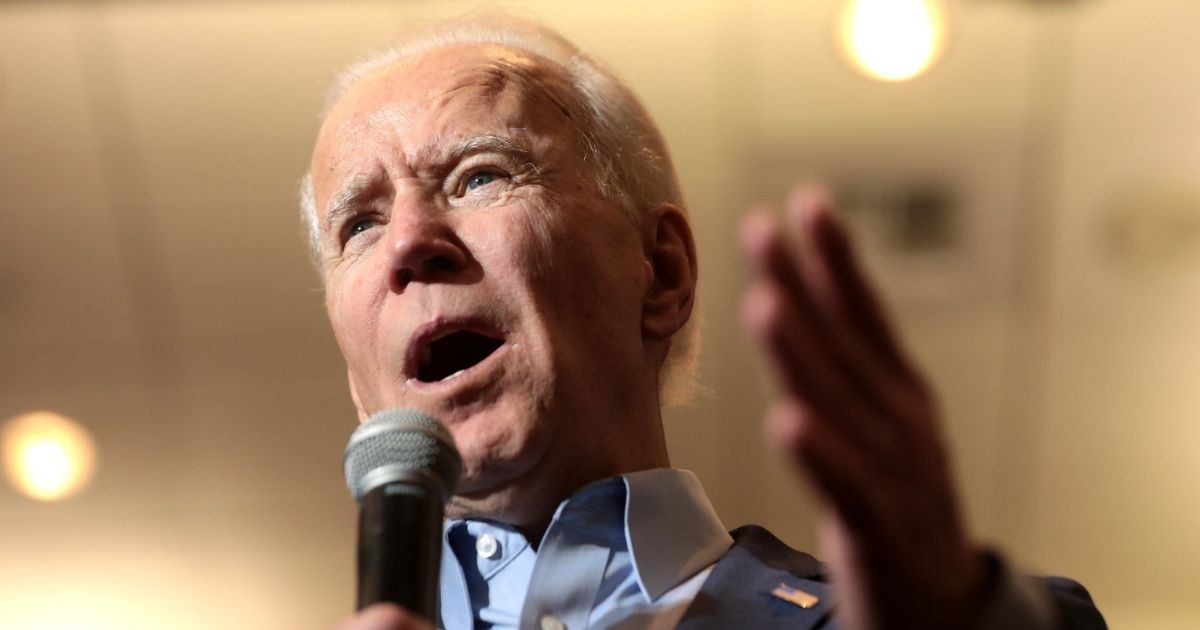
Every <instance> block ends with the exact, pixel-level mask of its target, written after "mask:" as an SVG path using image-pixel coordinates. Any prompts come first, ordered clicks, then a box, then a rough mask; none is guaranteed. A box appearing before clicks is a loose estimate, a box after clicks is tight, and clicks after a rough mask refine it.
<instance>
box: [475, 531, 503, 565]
mask: <svg viewBox="0 0 1200 630" xmlns="http://www.w3.org/2000/svg"><path fill="white" fill-rule="evenodd" d="M475 551H477V552H478V553H479V555H480V556H483V557H484V558H487V559H489V560H491V559H492V558H495V557H496V554H498V553H500V543H498V542H496V537H495V536H493V535H491V534H484V535H482V536H480V537H479V538H476V539H475Z"/></svg>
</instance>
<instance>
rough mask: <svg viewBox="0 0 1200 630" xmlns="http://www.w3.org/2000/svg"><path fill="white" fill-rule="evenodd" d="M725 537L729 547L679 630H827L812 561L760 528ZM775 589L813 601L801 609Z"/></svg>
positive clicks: (824, 588) (825, 591) (824, 601)
mask: <svg viewBox="0 0 1200 630" xmlns="http://www.w3.org/2000/svg"><path fill="white" fill-rule="evenodd" d="M731 534H732V535H733V538H734V543H733V547H731V548H730V550H729V551H728V552H727V553H726V554H725V555H724V556H722V557H721V559H720V560H718V561H717V564H716V566H714V567H713V572H712V574H711V575H709V576H708V579H707V580H705V582H704V586H703V587H701V589H700V592H699V593H698V594H697V595H696V598H695V599H694V600H693V601H692V604H691V605H690V606H689V607H688V609H687V611H686V612H685V613H684V615H683V619H682V620H681V621H680V623H679V629H680V630H715V629H717V628H756V629H758V628H762V629H764V630H765V629H770V628H787V629H789V630H793V629H794V630H807V629H810V628H823V629H828V630H832V626H831V625H825V624H827V623H828V619H829V614H830V610H831V607H832V603H833V602H832V596H831V594H830V592H829V585H828V584H826V583H825V582H824V581H823V577H822V576H823V571H822V569H821V564H820V563H819V562H817V561H816V559H814V558H813V557H812V556H810V555H808V554H804V553H800V552H798V551H795V550H793V549H791V548H790V547H788V546H787V545H785V544H783V543H782V542H780V541H779V539H777V538H775V537H774V536H772V535H771V534H770V533H769V532H767V531H766V530H765V529H762V528H761V527H757V526H753V525H751V526H746V527H741V528H738V529H736V530H734V531H733V532H731ZM780 585H783V586H785V587H789V588H792V589H797V590H799V591H802V592H803V593H805V594H808V595H813V596H815V597H816V598H818V601H817V602H816V603H815V605H813V606H812V607H810V608H802V607H801V606H799V605H797V604H795V603H792V602H790V601H786V600H785V599H783V598H780V597H778V596H776V595H773V594H772V592H773V591H775V590H776V589H777V588H778V587H779V586H780Z"/></svg>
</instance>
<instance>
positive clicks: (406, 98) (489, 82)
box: [313, 45, 580, 178]
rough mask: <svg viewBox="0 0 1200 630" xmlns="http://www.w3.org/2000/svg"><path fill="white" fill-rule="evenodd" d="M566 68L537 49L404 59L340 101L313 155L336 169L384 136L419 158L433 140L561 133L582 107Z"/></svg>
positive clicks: (443, 51) (463, 48)
mask: <svg viewBox="0 0 1200 630" xmlns="http://www.w3.org/2000/svg"><path fill="white" fill-rule="evenodd" d="M573 94H574V92H573V90H572V89H571V87H570V83H569V80H568V79H567V77H566V73H565V72H564V71H563V69H562V68H561V67H560V66H558V65H557V64H555V63H553V62H551V61H549V60H547V59H545V58H542V57H539V56H537V55H534V54H532V53H528V52H524V51H520V50H517V49H513V48H509V47H505V46H499V45H453V46H446V47H442V48H436V49H434V50H431V51H428V52H425V53H421V54H419V55H416V56H413V57H408V58H405V59H401V60H400V61H398V62H395V63H393V64H391V65H389V66H386V67H384V68H381V69H379V70H377V71H375V72H373V73H371V74H369V75H368V76H366V77H365V78H363V79H362V80H360V81H359V82H358V83H356V84H355V85H353V86H352V87H351V88H350V89H349V90H347V92H346V93H345V94H344V95H343V96H342V98H341V99H339V100H338V102H337V103H336V104H335V105H334V106H333V108H332V109H331V110H330V111H329V114H328V116H327V117H326V119H325V121H324V124H323V125H322V127H321V132H320V134H319V136H318V140H317V146H316V149H315V150H314V153H313V171H314V172H313V174H314V177H317V178H321V177H322V174H323V173H321V171H325V172H326V173H329V172H330V171H332V170H336V169H337V167H338V165H339V164H340V163H343V162H345V161H347V160H348V159H350V158H352V157H353V156H354V155H355V154H356V153H359V152H361V149H362V148H363V145H364V143H366V142H368V141H370V140H380V139H384V140H386V141H388V142H391V143H392V144H393V145H394V148H395V149H396V150H398V151H399V152H401V153H403V154H404V157H406V158H408V159H413V158H416V157H418V156H419V154H420V153H421V152H422V151H423V150H428V149H430V148H431V147H430V146H429V145H431V144H433V145H436V144H438V143H447V142H448V141H451V140H453V139H455V138H461V137H467V136H470V135H472V134H479V133H496V132H500V133H505V134H508V135H527V136H528V135H532V136H555V135H558V136H561V135H563V134H565V133H567V132H569V131H570V130H573V129H574V127H575V125H574V122H575V121H574V120H573V119H575V118H577V117H578V115H579V111H580V107H579V104H578V103H577V99H576V98H574V96H573Z"/></svg>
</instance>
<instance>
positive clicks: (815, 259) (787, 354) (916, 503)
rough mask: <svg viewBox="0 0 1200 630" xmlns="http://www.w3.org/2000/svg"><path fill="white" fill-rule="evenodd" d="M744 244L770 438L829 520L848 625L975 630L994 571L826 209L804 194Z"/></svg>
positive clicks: (920, 387)
mask: <svg viewBox="0 0 1200 630" xmlns="http://www.w3.org/2000/svg"><path fill="white" fill-rule="evenodd" d="M740 240H741V248H742V251H743V254H744V255H745V257H746V259H747V260H748V262H749V264H750V267H751V269H752V272H753V279H752V282H751V284H750V287H749V288H748V289H747V291H746V294H745V296H744V297H743V301H742V319H743V323H744V326H745V328H746V329H747V331H748V332H749V334H750V336H751V337H753V338H754V339H755V340H756V341H757V342H758V343H759V344H760V345H761V346H762V348H763V350H764V351H765V353H766V355H767V357H768V360H769V362H770V366H771V367H772V368H773V372H774V374H775V376H776V380H777V381H778V385H779V393H778V395H777V397H776V398H775V400H774V401H773V402H772V403H771V405H770V408H769V410H768V413H767V418H766V421H765V424H766V427H765V428H766V431H767V436H768V439H769V440H770V441H771V442H772V443H774V444H776V445H778V447H779V448H780V449H781V450H782V451H783V452H784V453H785V454H786V456H787V457H789V458H790V459H791V461H792V462H793V463H794V464H795V465H796V466H797V468H798V469H799V470H800V471H802V473H803V474H804V476H805V477H807V479H808V480H809V481H810V482H811V483H812V484H813V486H814V487H815V488H816V489H817V490H818V493H819V495H820V496H821V497H822V498H823V499H824V501H825V503H826V506H827V507H828V508H829V509H828V510H827V511H826V513H825V514H824V516H823V517H822V523H821V538H822V540H821V552H822V555H823V556H824V557H825V559H826V560H828V561H829V562H830V563H831V565H832V567H833V571H834V575H833V579H834V583H835V586H836V588H837V589H838V593H839V604H838V608H839V613H838V614H839V615H840V623H841V624H842V625H843V626H845V627H850V628H856V629H864V630H865V629H873V630H882V629H885V628H886V629H899V628H914V629H915V628H920V629H928V630H937V629H941V628H963V627H969V626H970V624H971V622H972V620H973V619H974V616H975V615H976V614H977V613H978V612H979V608H980V607H981V605H982V602H983V597H984V593H985V591H986V583H985V582H986V570H985V567H986V561H985V560H984V555H983V554H982V553H981V552H980V551H979V550H978V549H977V548H976V547H975V546H974V545H973V544H972V542H971V541H970V539H969V538H968V537H967V534H966V531H965V528H964V526H963V523H962V519H961V517H960V513H959V509H958V504H957V501H956V497H955V492H954V484H953V480H952V479H951V475H950V470H949V464H948V461H947V456H946V452H945V449H944V447H943V445H942V439H941V434H940V429H939V422H938V414H937V406H936V402H935V400H934V397H933V395H932V394H931V392H930V391H929V389H928V387H927V386H926V384H925V382H924V380H923V379H922V377H921V376H920V374H919V373H918V372H917V370H916V369H915V368H914V366H913V365H912V364H911V362H910V361H909V359H908V357H907V356H906V354H905V353H904V351H903V349H902V348H901V347H900V344H899V343H898V341H897V339H896V337H895V335H894V334H893V332H892V330H891V326H890V325H889V323H888V320H887V318H886V315H885V313H884V311H883V309H882V307H881V306H880V304H879V302H878V300H877V299H876V298H875V295H874V293H873V291H872V290H871V288H870V286H868V284H867V282H866V280H865V278H864V277H863V274H862V272H861V271H860V269H859V267H858V264H857V262H856V260H855V257H854V252H853V251H852V248H851V244H850V241H849V238H848V236H847V234H846V232H845V230H844V229H843V227H842V226H841V224H840V223H839V222H838V221H837V219H836V218H835V217H834V216H833V214H832V213H831V211H830V207H829V202H828V199H827V197H826V195H825V194H824V193H823V192H822V191H821V190H819V189H817V188H814V187H802V188H798V189H797V190H796V191H794V192H793V193H792V194H791V196H790V198H789V199H788V201H787V207H786V209H785V212H784V213H783V219H782V221H781V220H779V219H776V218H775V216H774V213H773V212H772V211H771V210H770V209H768V208H761V209H758V210H755V211H752V212H751V213H750V214H748V215H747V216H746V217H745V218H744V220H743V222H742V229H741V239H740Z"/></svg>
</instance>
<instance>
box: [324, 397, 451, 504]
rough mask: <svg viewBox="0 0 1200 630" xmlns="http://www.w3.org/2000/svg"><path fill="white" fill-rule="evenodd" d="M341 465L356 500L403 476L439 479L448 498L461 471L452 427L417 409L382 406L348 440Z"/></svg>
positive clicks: (424, 481) (444, 494) (427, 481)
mask: <svg viewBox="0 0 1200 630" xmlns="http://www.w3.org/2000/svg"><path fill="white" fill-rule="evenodd" d="M343 465H344V467H345V470H346V485H347V486H348V487H349V488H350V494H351V495H352V496H353V497H354V500H355V501H361V500H362V498H363V496H365V495H366V494H367V493H368V492H370V491H371V490H372V489H374V488H376V487H378V486H380V485H381V484H385V483H389V482H392V481H399V480H409V481H415V482H418V483H426V484H428V483H435V484H439V485H440V486H441V488H440V490H441V492H442V494H443V497H442V500H443V501H447V500H449V499H450V497H451V496H452V495H453V494H454V488H455V486H456V485H457V484H458V476H459V473H460V472H461V471H462V459H461V458H460V457H459V455H458V449H457V448H455V447H454V439H453V438H452V437H450V432H449V431H447V430H446V428H445V427H443V426H442V425H441V423H439V422H438V421H437V420H434V419H433V418H432V417H430V416H429V415H427V414H425V413H422V412H420V411H416V410H414V409H389V410H387V411H381V412H379V413H377V414H375V415H373V416H371V418H370V419H368V420H367V421H366V422H364V423H362V424H361V425H359V426H358V428H357V429H355V430H354V433H353V434H352V435H351V436H350V443H349V444H347V445H346V455H345V459H344V460H343Z"/></svg>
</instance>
